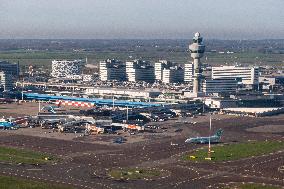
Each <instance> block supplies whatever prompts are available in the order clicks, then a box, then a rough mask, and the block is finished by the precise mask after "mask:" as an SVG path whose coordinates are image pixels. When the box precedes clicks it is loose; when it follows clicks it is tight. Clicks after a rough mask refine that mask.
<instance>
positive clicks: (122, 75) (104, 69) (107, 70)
mask: <svg viewBox="0 0 284 189" xmlns="http://www.w3.org/2000/svg"><path fill="white" fill-rule="evenodd" d="M100 80H101V81H112V80H117V81H125V80H126V66H125V64H124V63H123V62H121V61H117V60H114V59H113V60H111V59H107V60H105V61H100Z"/></svg>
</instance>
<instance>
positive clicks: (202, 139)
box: [185, 129, 223, 144]
mask: <svg viewBox="0 0 284 189" xmlns="http://www.w3.org/2000/svg"><path fill="white" fill-rule="evenodd" d="M222 134H223V130H222V129H218V130H217V131H216V133H215V134H214V135H213V136H209V137H195V138H188V139H186V141H185V142H186V143H195V144H205V143H206V144H207V143H209V140H210V142H211V143H217V142H219V141H220V139H221V136H222Z"/></svg>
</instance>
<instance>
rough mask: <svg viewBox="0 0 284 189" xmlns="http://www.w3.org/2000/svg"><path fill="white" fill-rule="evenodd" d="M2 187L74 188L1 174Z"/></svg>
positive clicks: (27, 188) (0, 185)
mask: <svg viewBox="0 0 284 189" xmlns="http://www.w3.org/2000/svg"><path fill="white" fill-rule="evenodd" d="M0 189H73V188H71V187H64V186H58V185H53V184H47V183H42V182H36V181H29V180H24V179H18V178H14V177H7V176H0Z"/></svg>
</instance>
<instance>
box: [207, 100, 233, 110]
mask: <svg viewBox="0 0 284 189" xmlns="http://www.w3.org/2000/svg"><path fill="white" fill-rule="evenodd" d="M204 103H205V105H206V106H208V107H209V108H213V109H223V108H233V107H237V103H236V100H233V99H223V98H206V99H205V101H204Z"/></svg>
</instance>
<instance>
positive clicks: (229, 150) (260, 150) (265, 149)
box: [183, 141, 284, 161]
mask: <svg viewBox="0 0 284 189" xmlns="http://www.w3.org/2000/svg"><path fill="white" fill-rule="evenodd" d="M281 149H284V142H279V141H258V142H248V143H238V144H228V145H217V146H213V147H212V148H211V151H214V153H211V157H212V158H213V161H231V160H238V159H242V158H248V157H252V156H259V155H263V154H268V153H271V152H275V151H278V150H281ZM207 154H208V148H206V147H205V148H203V149H199V150H196V151H194V152H192V153H190V154H186V155H185V156H184V157H183V158H184V159H185V160H191V161H206V160H205V157H207ZM194 157H195V158H194Z"/></svg>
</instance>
